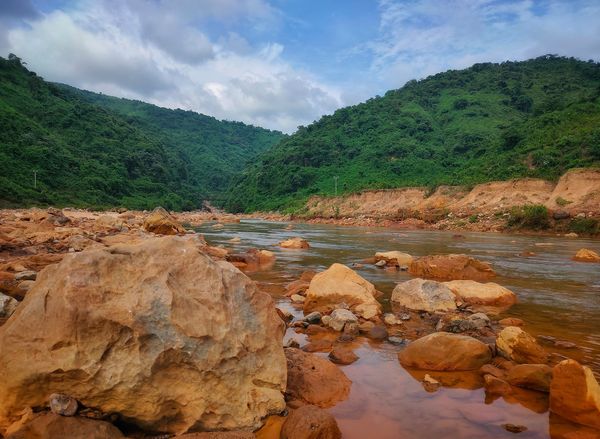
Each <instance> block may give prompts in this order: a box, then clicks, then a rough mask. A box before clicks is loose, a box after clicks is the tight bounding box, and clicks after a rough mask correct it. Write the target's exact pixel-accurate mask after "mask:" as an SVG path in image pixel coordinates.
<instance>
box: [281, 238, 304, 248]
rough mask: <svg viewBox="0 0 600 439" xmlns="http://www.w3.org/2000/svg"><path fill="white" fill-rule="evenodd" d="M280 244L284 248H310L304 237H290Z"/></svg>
mask: <svg viewBox="0 0 600 439" xmlns="http://www.w3.org/2000/svg"><path fill="white" fill-rule="evenodd" d="M279 246H280V247H282V248H295V249H306V248H310V245H309V244H308V241H306V240H305V239H302V238H298V237H296V238H290V239H287V240H285V241H281V242H280V243H279Z"/></svg>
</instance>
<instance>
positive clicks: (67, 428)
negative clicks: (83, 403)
mask: <svg viewBox="0 0 600 439" xmlns="http://www.w3.org/2000/svg"><path fill="white" fill-rule="evenodd" d="M58 438H64V439H67V438H68V439H125V436H123V434H122V433H121V432H120V431H119V429H118V428H117V427H115V426H114V425H112V424H109V423H108V422H105V421H98V420H93V419H87V418H79V417H66V416H60V415H55V414H54V413H46V414H43V415H38V416H34V417H33V419H31V420H30V421H28V422H26V423H24V424H23V425H22V426H21V427H20V428H19V429H18V430H16V431H14V432H12V433H9V434H7V436H6V439H58Z"/></svg>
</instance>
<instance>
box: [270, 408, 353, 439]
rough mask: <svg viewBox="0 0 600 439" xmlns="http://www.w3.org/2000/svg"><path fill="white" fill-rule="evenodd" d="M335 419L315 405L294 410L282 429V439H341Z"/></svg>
mask: <svg viewBox="0 0 600 439" xmlns="http://www.w3.org/2000/svg"><path fill="white" fill-rule="evenodd" d="M341 438H342V433H341V431H340V429H339V427H338V425H337V422H336V421H335V418H334V417H333V416H332V415H331V414H329V413H328V412H327V411H325V410H323V409H320V408H319V407H316V406H314V405H304V406H302V407H299V408H297V409H296V410H293V411H292V412H291V413H290V415H289V416H288V417H287V418H286V420H285V422H284V423H283V427H282V429H281V439H341Z"/></svg>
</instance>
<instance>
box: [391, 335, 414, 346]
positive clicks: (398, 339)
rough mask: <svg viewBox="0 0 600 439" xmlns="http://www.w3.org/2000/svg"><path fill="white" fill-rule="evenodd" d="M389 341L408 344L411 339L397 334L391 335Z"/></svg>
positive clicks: (401, 344)
mask: <svg viewBox="0 0 600 439" xmlns="http://www.w3.org/2000/svg"><path fill="white" fill-rule="evenodd" d="M388 341H389V342H390V343H392V344H395V345H397V346H406V345H408V343H409V341H408V340H407V339H406V338H402V337H396V336H392V337H389V338H388Z"/></svg>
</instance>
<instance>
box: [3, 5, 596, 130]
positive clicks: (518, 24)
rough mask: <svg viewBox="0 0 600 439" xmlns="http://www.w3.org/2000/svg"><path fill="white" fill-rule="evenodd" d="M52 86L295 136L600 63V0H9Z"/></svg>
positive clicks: (7, 39) (14, 46) (13, 29)
mask: <svg viewBox="0 0 600 439" xmlns="http://www.w3.org/2000/svg"><path fill="white" fill-rule="evenodd" d="M9 52H13V53H15V54H17V55H18V56H20V57H22V58H23V59H24V60H25V61H26V62H27V63H28V65H29V67H30V68H31V69H32V70H34V71H36V72H37V73H38V74H40V75H42V76H43V77H45V78H46V79H48V80H52V81H59V82H65V83H68V84H71V85H74V86H77V87H81V88H86V89H89V90H93V91H98V92H103V93H107V94H112V95H116V96H122V97H129V98H136V99H141V100H145V101H148V102H152V103H155V104H158V105H162V106H166V107H173V108H175V107H179V108H185V109H191V110H195V111H198V112H201V113H205V114H209V115H212V116H215V117H217V118H220V119H229V120H241V121H244V122H247V123H252V124H255V125H260V126H264V127H268V128H273V129H279V130H282V131H285V132H293V131H294V130H295V129H296V127H297V126H298V125H306V124H308V123H310V122H312V121H313V120H316V119H318V118H319V117H320V116H321V115H323V114H328V113H331V112H333V111H334V110H335V109H336V108H339V107H341V106H345V105H352V104H356V103H358V102H361V101H364V100H366V99H368V98H369V97H372V96H375V95H378V94H379V95H381V94H383V93H385V91H387V90H389V89H392V88H398V87H401V86H402V85H403V84H404V83H405V82H406V81H408V80H410V79H421V78H424V77H427V76H428V75H431V74H434V73H438V72H441V71H445V70H448V69H460V68H465V67H468V66H470V65H472V64H474V63H476V62H486V61H493V62H499V61H504V60H523V59H527V58H531V57H535V56H539V55H544V54H547V53H555V54H560V55H566V56H575V57H579V58H582V59H585V60H587V59H594V60H600V0H523V1H521V0H519V1H516V0H504V1H500V0H446V1H444V0H379V1H375V0H362V1H361V0H337V1H336V0H0V54H3V55H4V56H6V55H7V54H8V53H9Z"/></svg>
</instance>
